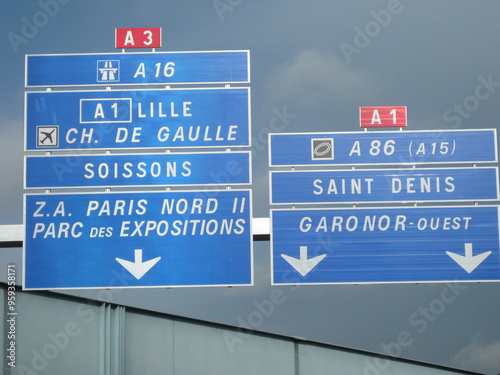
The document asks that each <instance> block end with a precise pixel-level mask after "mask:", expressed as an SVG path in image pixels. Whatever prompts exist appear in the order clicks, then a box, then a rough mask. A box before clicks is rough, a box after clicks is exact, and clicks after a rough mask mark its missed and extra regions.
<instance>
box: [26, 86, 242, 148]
mask: <svg viewBox="0 0 500 375" xmlns="http://www.w3.org/2000/svg"><path fill="white" fill-rule="evenodd" d="M25 105H26V131H25V134H26V145H25V148H26V150H30V151H36V150H42V151H44V150H57V149H61V150H75V149H76V150H80V149H84V150H88V149H90V148H92V149H106V150H109V149H117V148H120V149H137V148H187V147H232V146H249V145H250V89H249V88H203V89H163V90H152V89H151V90H112V91H102V90H101V91H44V92H27V93H26V99H25Z"/></svg>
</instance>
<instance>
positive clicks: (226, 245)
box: [23, 189, 253, 289]
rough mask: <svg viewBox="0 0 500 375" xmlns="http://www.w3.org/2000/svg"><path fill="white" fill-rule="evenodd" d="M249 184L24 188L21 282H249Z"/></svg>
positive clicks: (36, 285)
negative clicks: (169, 188) (64, 190)
mask: <svg viewBox="0 0 500 375" xmlns="http://www.w3.org/2000/svg"><path fill="white" fill-rule="evenodd" d="M251 207H252V204H251V195H250V191H249V190H212V189H205V190H200V191H176V192H127V193H124V192H120V193H114V192H113V193H95V192H93V193H82V194H33V195H32V194H28V195H26V196H25V208H26V210H25V215H26V216H25V226H26V237H25V246H24V257H23V261H24V269H23V270H24V272H23V276H24V279H23V287H24V288H25V289H78V288H137V287H167V286H169V287H175V286H228V285H252V284H253V260H252V259H253V257H252V232H251V218H252V214H251Z"/></svg>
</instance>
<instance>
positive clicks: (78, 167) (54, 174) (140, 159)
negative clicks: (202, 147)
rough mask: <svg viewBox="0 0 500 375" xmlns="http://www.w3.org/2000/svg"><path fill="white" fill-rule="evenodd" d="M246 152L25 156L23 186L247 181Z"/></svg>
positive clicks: (248, 157) (47, 186)
mask: <svg viewBox="0 0 500 375" xmlns="http://www.w3.org/2000/svg"><path fill="white" fill-rule="evenodd" d="M250 170H251V168H250V152H247V151H241V152H206V153H201V152H200V153H190V154H188V153H163V154H106V155H52V156H42V155H40V156H26V157H25V172H26V173H25V174H26V176H25V188H27V189H31V188H35V189H39V188H43V189H45V188H63V187H112V186H192V185H220V186H224V187H225V186H226V185H241V184H250V183H251V177H250Z"/></svg>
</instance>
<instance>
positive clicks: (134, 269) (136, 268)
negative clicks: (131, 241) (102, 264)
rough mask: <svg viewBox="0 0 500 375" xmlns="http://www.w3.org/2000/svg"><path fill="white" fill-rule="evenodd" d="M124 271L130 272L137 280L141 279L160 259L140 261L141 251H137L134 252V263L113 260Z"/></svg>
mask: <svg viewBox="0 0 500 375" xmlns="http://www.w3.org/2000/svg"><path fill="white" fill-rule="evenodd" d="M115 259H116V261H117V262H118V263H120V264H121V265H122V266H123V267H125V269H126V270H127V271H128V272H130V273H131V274H132V275H133V276H134V277H135V278H136V279H137V280H139V279H140V278H141V277H143V276H144V275H145V274H146V272H148V271H149V270H150V269H151V268H152V267H153V266H154V265H155V264H156V263H157V262H158V261H159V260H160V259H161V257H158V258H154V259H151V260H148V261H146V262H143V261H142V250H140V249H137V250H135V251H134V261H133V262H129V261H128V260H125V259H120V258H115Z"/></svg>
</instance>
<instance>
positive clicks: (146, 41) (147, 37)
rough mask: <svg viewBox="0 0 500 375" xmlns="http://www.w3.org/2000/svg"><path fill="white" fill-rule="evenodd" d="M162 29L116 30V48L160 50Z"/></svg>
mask: <svg viewBox="0 0 500 375" xmlns="http://www.w3.org/2000/svg"><path fill="white" fill-rule="evenodd" d="M159 47H161V27H150V28H126V29H115V48H159Z"/></svg>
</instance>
